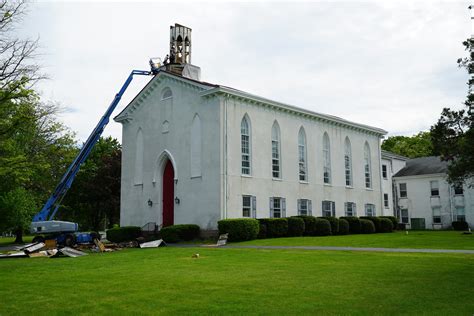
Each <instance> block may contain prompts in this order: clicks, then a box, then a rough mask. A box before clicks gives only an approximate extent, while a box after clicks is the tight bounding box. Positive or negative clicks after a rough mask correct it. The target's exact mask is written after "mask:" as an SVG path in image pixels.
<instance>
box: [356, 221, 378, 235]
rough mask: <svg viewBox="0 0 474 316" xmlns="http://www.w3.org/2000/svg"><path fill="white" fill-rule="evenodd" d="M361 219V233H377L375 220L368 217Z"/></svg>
mask: <svg viewBox="0 0 474 316" xmlns="http://www.w3.org/2000/svg"><path fill="white" fill-rule="evenodd" d="M359 221H360V232H361V234H373V233H375V225H374V222H372V221H371V220H368V219H364V218H361V219H359Z"/></svg>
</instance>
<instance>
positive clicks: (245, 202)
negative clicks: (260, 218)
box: [242, 195, 257, 218]
mask: <svg viewBox="0 0 474 316" xmlns="http://www.w3.org/2000/svg"><path fill="white" fill-rule="evenodd" d="M256 213H257V198H256V197H255V196H252V195H242V217H250V218H256V217H257V216H256V215H257V214H256Z"/></svg>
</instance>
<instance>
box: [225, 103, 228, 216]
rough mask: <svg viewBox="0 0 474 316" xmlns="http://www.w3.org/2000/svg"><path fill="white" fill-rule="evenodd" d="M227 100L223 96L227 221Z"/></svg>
mask: <svg viewBox="0 0 474 316" xmlns="http://www.w3.org/2000/svg"><path fill="white" fill-rule="evenodd" d="M227 98H228V95H227V94H225V95H224V219H227Z"/></svg>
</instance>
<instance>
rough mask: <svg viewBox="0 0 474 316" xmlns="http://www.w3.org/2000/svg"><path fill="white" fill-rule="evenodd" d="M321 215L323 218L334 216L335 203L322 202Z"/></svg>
mask: <svg viewBox="0 0 474 316" xmlns="http://www.w3.org/2000/svg"><path fill="white" fill-rule="evenodd" d="M321 213H322V215H323V216H325V217H335V216H336V203H335V202H334V201H328V200H324V201H322V203H321Z"/></svg>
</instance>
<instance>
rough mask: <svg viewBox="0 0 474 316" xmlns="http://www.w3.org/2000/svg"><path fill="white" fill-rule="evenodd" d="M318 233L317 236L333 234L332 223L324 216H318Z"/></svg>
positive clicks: (316, 223)
mask: <svg viewBox="0 0 474 316" xmlns="http://www.w3.org/2000/svg"><path fill="white" fill-rule="evenodd" d="M315 225H316V234H315V236H328V235H331V223H329V221H328V220H327V219H324V218H316V222H315Z"/></svg>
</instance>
